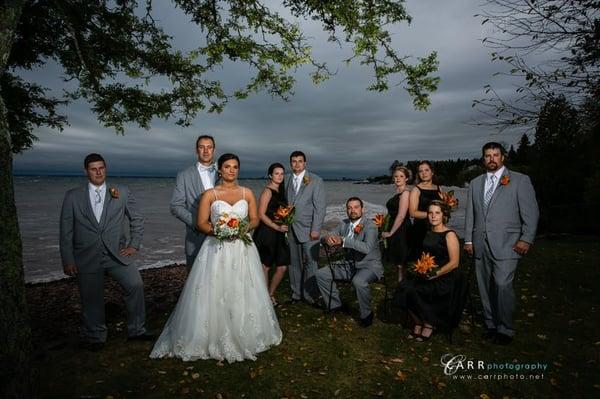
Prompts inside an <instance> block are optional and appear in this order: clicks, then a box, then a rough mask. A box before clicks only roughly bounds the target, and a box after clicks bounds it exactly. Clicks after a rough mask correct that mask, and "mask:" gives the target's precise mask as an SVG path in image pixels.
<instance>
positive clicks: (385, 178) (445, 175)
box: [367, 158, 484, 187]
mask: <svg viewBox="0 0 600 399" xmlns="http://www.w3.org/2000/svg"><path fill="white" fill-rule="evenodd" d="M419 162H421V161H420V160H419V161H408V162H406V163H403V162H400V161H398V160H395V161H394V162H393V163H392V164H391V166H390V174H386V175H380V176H372V177H368V178H367V180H368V181H369V183H374V184H391V183H392V177H391V173H392V171H393V170H394V168H395V167H396V166H406V167H407V168H408V169H410V170H411V171H412V173H413V180H414V178H415V177H416V173H417V169H418V166H419ZM430 162H431V164H432V165H433V169H434V171H435V175H436V177H437V180H438V181H439V183H440V184H441V185H444V186H458V187H464V186H466V185H467V183H469V181H471V179H473V178H475V177H476V176H478V175H480V174H482V173H483V171H484V170H483V166H482V164H481V159H480V158H472V159H462V158H458V159H448V160H443V161H430Z"/></svg>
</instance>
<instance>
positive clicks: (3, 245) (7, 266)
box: [0, 0, 37, 398]
mask: <svg viewBox="0 0 600 399" xmlns="http://www.w3.org/2000/svg"><path fill="white" fill-rule="evenodd" d="M23 4H24V0H22V1H11V0H8V1H2V4H1V5H0V71H4V70H5V68H6V63H7V60H8V56H9V54H10V50H11V48H12V43H13V38H14V34H15V30H16V28H17V23H18V21H19V18H20V17H21V12H22V9H23ZM8 100H9V101H10V99H8ZM0 221H1V222H0V397H1V398H32V397H35V396H37V389H36V386H35V385H36V384H35V383H34V382H35V381H34V377H33V376H34V372H33V368H32V348H31V328H30V325H29V316H28V312H27V303H26V301H25V280H24V277H23V258H22V255H21V235H20V234H19V222H18V220H17V208H16V206H15V196H14V188H13V176H12V152H11V144H10V134H9V131H8V122H7V119H6V107H5V105H4V99H2V98H0Z"/></svg>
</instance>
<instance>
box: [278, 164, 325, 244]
mask: <svg viewBox="0 0 600 399" xmlns="http://www.w3.org/2000/svg"><path fill="white" fill-rule="evenodd" d="M303 180H308V182H307V183H308V184H305V182H304V181H302V182H301V183H300V188H299V189H298V194H296V192H295V191H294V177H293V175H292V174H288V175H287V177H286V187H285V192H286V196H287V199H288V202H289V203H290V204H293V205H295V206H296V214H295V217H294V223H293V224H292V230H293V232H294V234H295V235H296V238H297V239H298V242H308V241H310V237H309V235H310V232H311V231H318V232H321V226H322V225H323V220H324V219H325V208H326V202H325V187H324V184H323V180H322V179H321V178H320V177H319V176H317V175H315V174H314V173H309V172H308V171H306V173H305V174H304V179H303Z"/></svg>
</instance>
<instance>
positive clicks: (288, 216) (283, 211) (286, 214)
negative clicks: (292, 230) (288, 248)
mask: <svg viewBox="0 0 600 399" xmlns="http://www.w3.org/2000/svg"><path fill="white" fill-rule="evenodd" d="M295 216H296V207H295V206H294V205H287V206H280V207H279V208H277V210H276V211H275V214H274V215H273V221H274V222H275V223H276V224H282V225H286V226H290V225H291V224H292V223H294V217H295ZM285 238H286V239H287V238H288V233H285Z"/></svg>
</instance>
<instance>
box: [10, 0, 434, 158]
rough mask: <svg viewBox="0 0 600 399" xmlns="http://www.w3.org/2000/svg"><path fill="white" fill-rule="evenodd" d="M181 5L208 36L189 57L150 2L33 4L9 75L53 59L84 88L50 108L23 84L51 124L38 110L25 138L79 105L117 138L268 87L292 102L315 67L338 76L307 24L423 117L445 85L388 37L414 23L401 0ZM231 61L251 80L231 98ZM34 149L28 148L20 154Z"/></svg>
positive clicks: (430, 65) (429, 59)
mask: <svg viewBox="0 0 600 399" xmlns="http://www.w3.org/2000/svg"><path fill="white" fill-rule="evenodd" d="M174 4H175V7H177V8H179V9H180V10H181V11H182V12H183V13H185V15H186V16H188V17H189V19H190V20H191V23H193V24H196V26H197V27H198V28H199V29H198V31H199V32H200V34H199V35H198V37H197V38H194V39H195V40H196V41H197V43H198V45H197V47H196V48H195V49H193V50H191V51H189V52H188V53H183V52H182V51H181V50H178V49H176V48H174V46H173V38H172V37H171V36H169V35H168V34H166V33H165V32H164V30H163V27H162V26H160V24H159V23H158V22H157V20H156V19H155V18H154V17H153V14H154V10H153V1H152V0H146V1H144V2H137V1H131V0H119V1H116V2H114V3H107V2H105V1H83V0H66V1H61V2H27V4H26V5H25V6H24V9H23V17H22V18H21V21H20V24H19V27H18V32H17V35H16V41H15V44H14V46H13V50H12V52H11V55H10V57H9V62H8V67H9V69H10V70H12V71H13V73H14V72H18V70H19V69H21V68H24V69H31V68H33V67H38V66H41V65H43V64H45V63H46V62H48V61H49V60H54V61H56V62H57V63H59V64H60V65H61V66H62V67H63V70H64V78H65V80H66V81H69V82H73V83H74V84H73V85H71V86H70V87H71V88H70V89H68V90H66V93H65V99H64V100H56V99H48V101H47V102H46V103H43V102H42V101H41V96H42V94H43V92H44V90H43V89H42V88H40V87H36V86H34V85H30V86H27V85H21V88H26V89H27V88H28V89H30V90H31V93H30V96H29V98H30V101H29V105H30V107H33V108H35V107H40V106H41V108H42V109H45V110H46V111H47V116H48V118H47V119H46V120H45V119H43V117H40V115H41V114H37V119H36V118H34V117H33V114H31V112H30V113H29V115H31V120H32V122H31V123H29V124H27V123H25V124H24V126H25V128H24V129H25V131H24V132H22V133H19V134H25V137H29V139H30V140H31V137H32V136H31V126H32V123H33V124H34V125H38V126H39V125H40V124H46V125H49V126H53V127H60V126H61V125H62V123H64V122H65V119H64V117H62V116H57V114H56V107H57V106H58V105H61V104H64V103H65V102H66V101H68V100H73V99H78V98H84V99H86V100H87V101H89V102H90V103H91V104H92V109H93V111H94V112H96V113H97V115H98V117H99V120H100V121H101V122H102V123H103V124H104V125H105V126H108V127H113V128H115V129H116V130H117V132H119V133H124V131H125V125H126V124H127V123H131V122H133V123H137V124H138V125H139V126H141V127H143V128H146V129H148V128H149V127H150V122H151V121H152V119H153V118H155V117H158V118H162V119H174V120H175V122H176V123H177V124H179V125H181V126H188V125H190V124H191V123H192V121H193V120H194V118H195V117H196V116H197V114H198V112H200V111H206V112H221V111H222V110H223V108H224V107H225V105H226V104H227V103H228V101H229V100H230V99H231V98H237V99H243V98H247V97H248V96H249V95H251V94H253V93H256V92H259V91H263V90H264V91H266V92H268V93H269V94H271V95H272V96H277V97H280V98H282V99H287V98H288V96H289V95H290V94H293V92H292V90H293V87H294V84H295V78H294V73H295V72H297V70H298V68H299V67H304V66H308V67H310V68H311V69H312V70H311V71H310V72H309V75H310V77H311V79H312V80H313V81H314V82H315V83H320V82H323V81H324V80H326V79H328V78H330V77H331V76H332V75H333V73H332V72H331V71H330V70H329V69H328V66H327V65H326V64H325V63H321V62H319V61H318V60H315V59H314V57H313V55H312V47H311V43H310V40H309V38H307V37H306V36H305V35H304V33H303V31H302V29H301V26H300V25H299V22H298V21H300V20H313V21H316V22H318V23H320V25H321V27H322V28H323V29H324V31H325V32H326V33H327V34H328V35H329V41H332V42H335V43H338V44H339V45H343V44H349V45H350V46H351V48H352V56H351V57H350V58H348V59H347V60H346V61H347V62H352V61H354V60H358V61H359V62H360V64H361V65H364V66H367V67H369V68H372V70H373V71H374V80H375V81H374V82H373V83H372V84H371V85H370V86H369V87H368V89H369V90H376V91H384V90H388V89H389V88H390V86H398V85H402V86H403V87H404V89H405V90H406V91H407V92H408V93H409V95H410V96H411V97H412V100H413V103H414V106H415V107H416V108H417V109H421V110H423V109H426V108H427V107H428V105H429V104H430V98H429V95H430V93H431V92H433V91H435V90H436V89H437V86H438V83H439V78H438V77H433V76H431V75H432V74H433V73H434V72H435V71H437V66H438V62H437V58H436V57H437V56H436V53H435V52H434V53H431V54H429V55H427V56H426V57H424V58H421V59H418V60H417V62H416V63H414V64H411V63H409V62H408V57H407V56H403V55H399V54H398V52H397V49H396V48H395V47H394V45H393V43H392V36H391V34H390V31H389V30H388V29H391V28H393V27H394V25H396V24H399V23H403V22H406V23H410V21H411V18H410V16H409V15H408V14H407V13H406V10H405V9H404V6H403V1H386V0H365V1H351V0H331V1H314V0H305V1H298V0H286V1H284V2H283V7H284V10H283V11H285V12H287V13H289V14H290V16H291V17H287V18H284V17H282V16H281V15H280V13H279V12H278V10H277V9H276V7H273V6H267V5H265V4H263V2H261V1H257V0H244V1H241V0H223V1H219V0H174ZM280 10H281V9H280ZM231 63H242V64H246V65H247V66H248V67H249V72H250V75H249V77H248V80H247V82H246V83H245V84H243V85H242V87H238V88H233V89H227V90H225V89H224V88H223V86H222V82H221V81H220V80H219V79H217V78H216V77H215V73H216V72H218V71H219V70H221V69H222V68H223V67H226V66H228V65H230V64H231ZM10 76H13V75H10V74H4V75H3V77H2V85H3V87H5V86H6V87H9V77H10ZM73 87H74V88H73ZM26 91H27V90H26ZM4 98H5V99H6V97H4ZM34 98H37V100H35V101H34V100H33V99H34ZM43 104H45V105H43ZM10 112H14V111H12V110H11V111H10ZM11 128H13V127H11ZM28 135H29V136H28ZM17 141H18V140H16V141H15V142H17ZM30 145H31V141H29V142H27V141H26V140H24V141H23V145H21V146H20V148H21V149H24V148H27V147H28V146H30Z"/></svg>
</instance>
